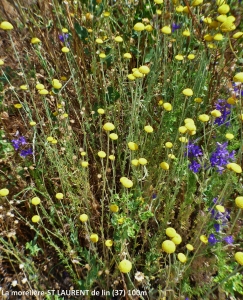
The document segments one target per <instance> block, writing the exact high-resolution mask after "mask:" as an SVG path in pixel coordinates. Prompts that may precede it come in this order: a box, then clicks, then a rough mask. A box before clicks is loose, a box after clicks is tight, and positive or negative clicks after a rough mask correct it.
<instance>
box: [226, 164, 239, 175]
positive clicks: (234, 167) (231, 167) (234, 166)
mask: <svg viewBox="0 0 243 300" xmlns="http://www.w3.org/2000/svg"><path fill="white" fill-rule="evenodd" d="M226 167H227V168H228V169H229V170H231V171H234V172H235V173H238V174H240V173H242V169H241V166H240V165H238V164H236V163H229V164H227V166H226Z"/></svg>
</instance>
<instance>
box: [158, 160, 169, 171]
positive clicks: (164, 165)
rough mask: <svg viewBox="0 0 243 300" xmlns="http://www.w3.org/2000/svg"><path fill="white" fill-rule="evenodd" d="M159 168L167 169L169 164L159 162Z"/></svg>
mask: <svg viewBox="0 0 243 300" xmlns="http://www.w3.org/2000/svg"><path fill="white" fill-rule="evenodd" d="M160 166H161V168H162V169H163V170H169V168H170V166H169V164H168V163H167V162H165V161H163V162H162V163H161V164H160Z"/></svg>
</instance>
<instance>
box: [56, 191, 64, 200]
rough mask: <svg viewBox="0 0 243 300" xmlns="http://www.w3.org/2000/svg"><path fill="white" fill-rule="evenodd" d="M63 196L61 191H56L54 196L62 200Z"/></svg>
mask: <svg viewBox="0 0 243 300" xmlns="http://www.w3.org/2000/svg"><path fill="white" fill-rule="evenodd" d="M63 197H64V195H63V193H56V198H57V199H58V200H62V199H63Z"/></svg>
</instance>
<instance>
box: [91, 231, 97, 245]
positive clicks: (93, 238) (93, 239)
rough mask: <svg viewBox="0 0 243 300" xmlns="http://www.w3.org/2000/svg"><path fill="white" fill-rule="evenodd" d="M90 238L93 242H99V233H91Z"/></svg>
mask: <svg viewBox="0 0 243 300" xmlns="http://www.w3.org/2000/svg"><path fill="white" fill-rule="evenodd" d="M90 240H91V241H92V242H93V243H97V242H98V240H99V237H98V234H96V233H93V234H91V236H90Z"/></svg>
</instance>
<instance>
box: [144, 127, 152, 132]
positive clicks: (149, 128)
mask: <svg viewBox="0 0 243 300" xmlns="http://www.w3.org/2000/svg"><path fill="white" fill-rule="evenodd" d="M144 130H145V131H146V132H148V133H151V132H153V131H154V129H153V127H152V126H150V125H146V126H144Z"/></svg>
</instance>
